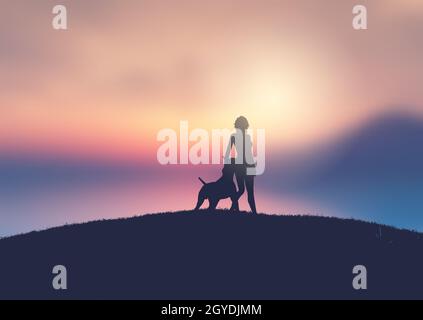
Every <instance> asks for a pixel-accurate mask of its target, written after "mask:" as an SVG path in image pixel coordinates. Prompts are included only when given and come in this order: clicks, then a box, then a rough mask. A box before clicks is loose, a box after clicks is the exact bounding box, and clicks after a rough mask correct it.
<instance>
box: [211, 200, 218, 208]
mask: <svg viewBox="0 0 423 320" xmlns="http://www.w3.org/2000/svg"><path fill="white" fill-rule="evenodd" d="M218 203H219V200H216V199H209V210H216V207H217V204H218Z"/></svg>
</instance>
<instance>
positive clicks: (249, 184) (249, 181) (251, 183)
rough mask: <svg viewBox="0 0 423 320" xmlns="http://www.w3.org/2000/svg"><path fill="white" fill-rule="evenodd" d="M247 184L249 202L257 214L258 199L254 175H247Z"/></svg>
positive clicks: (253, 211)
mask: <svg viewBox="0 0 423 320" xmlns="http://www.w3.org/2000/svg"><path fill="white" fill-rule="evenodd" d="M245 185H246V186H247V193H248V204H249V205H250V208H251V211H252V213H254V214H257V210H256V200H255V198H254V176H249V175H246V176H245Z"/></svg>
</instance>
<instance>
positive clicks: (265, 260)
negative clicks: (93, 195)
mask: <svg viewBox="0 0 423 320" xmlns="http://www.w3.org/2000/svg"><path fill="white" fill-rule="evenodd" d="M422 253H423V235H422V234H419V233H415V232H411V231H406V230H398V229H394V228H391V227H387V226H380V225H376V224H372V223H366V222H361V221H355V220H342V219H336V218H323V217H312V216H271V215H258V216H252V215H249V214H244V213H240V214H231V213H228V212H227V211H216V212H213V213H207V212H205V211H200V212H188V211H187V212H177V213H166V214H156V215H148V216H142V217H135V218H130V219H119V220H109V221H95V222H90V223H86V224H81V225H71V226H64V227H59V228H54V229H50V230H46V231H41V232H32V233H29V234H25V235H19V236H16V237H11V238H7V239H2V240H0V255H1V262H0V298H3V299H5V298H6V299H9V298H55V299H70V298H81V299H85V298H95V299H101V298H105V299H112V298H113V299H123V298H129V299H295V298H304V299H312V298H317V299H324V298H334V299H347V298H348V299H349V298H353V299H368V298H399V299H403V298H423V255H422ZM55 265H64V266H66V268H67V272H68V290H66V291H55V290H53V288H52V284H51V283H52V279H53V277H54V275H53V274H52V269H53V266H55ZM355 265H365V266H366V268H367V271H368V290H367V291H356V290H354V289H353V288H352V280H353V274H352V269H353V267H354V266H355Z"/></svg>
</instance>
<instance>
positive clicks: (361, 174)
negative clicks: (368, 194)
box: [317, 113, 423, 184]
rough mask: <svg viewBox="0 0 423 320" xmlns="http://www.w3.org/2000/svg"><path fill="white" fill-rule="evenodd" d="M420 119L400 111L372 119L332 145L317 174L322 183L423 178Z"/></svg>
mask: <svg viewBox="0 0 423 320" xmlns="http://www.w3.org/2000/svg"><path fill="white" fill-rule="evenodd" d="M422 146H423V121H422V120H421V119H419V118H416V117H412V116H410V115H406V114H401V113H390V114H386V115H383V116H381V117H378V118H376V119H374V120H373V121H371V122H369V123H367V124H366V125H365V126H363V127H361V128H359V129H358V130H356V131H355V132H354V133H352V134H350V135H349V136H347V137H344V138H343V139H342V140H340V141H338V143H337V144H336V145H334V146H333V149H332V151H331V153H332V159H331V161H329V162H328V163H327V164H326V165H325V166H324V167H323V168H320V172H319V173H318V174H317V176H318V179H319V180H323V181H324V182H325V183H331V182H334V183H339V182H342V181H340V180H348V181H349V182H350V183H354V182H355V181H357V180H358V181H361V180H365V181H366V182H372V183H376V184H381V183H398V182H406V183H410V181H417V180H421V178H423V170H422V167H421V164H422V163H423V147H422Z"/></svg>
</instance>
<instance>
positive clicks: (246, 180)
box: [225, 116, 257, 214]
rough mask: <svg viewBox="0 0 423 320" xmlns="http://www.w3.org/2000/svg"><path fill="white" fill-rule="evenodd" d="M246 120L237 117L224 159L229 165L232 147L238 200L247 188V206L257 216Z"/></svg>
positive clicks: (253, 165) (251, 147)
mask: <svg viewBox="0 0 423 320" xmlns="http://www.w3.org/2000/svg"><path fill="white" fill-rule="evenodd" d="M249 126H250V125H249V123H248V120H247V118H245V117H242V116H241V117H238V118H237V119H236V121H235V129H236V132H235V133H234V134H232V135H231V139H230V142H229V144H228V148H227V149H226V155H225V159H226V161H229V163H230V160H229V159H230V154H231V150H232V146H234V145H235V149H236V159H235V163H236V170H235V176H236V181H237V184H238V199H237V200H239V198H241V196H242V195H243V193H244V191H245V188H247V194H248V204H249V205H250V208H251V211H252V213H253V214H257V210H256V202H255V198H254V177H255V174H254V171H255V169H254V168H255V167H256V164H255V162H254V158H253V143H252V142H251V137H250V135H249V134H247V132H246V131H247V129H248V127H249Z"/></svg>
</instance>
